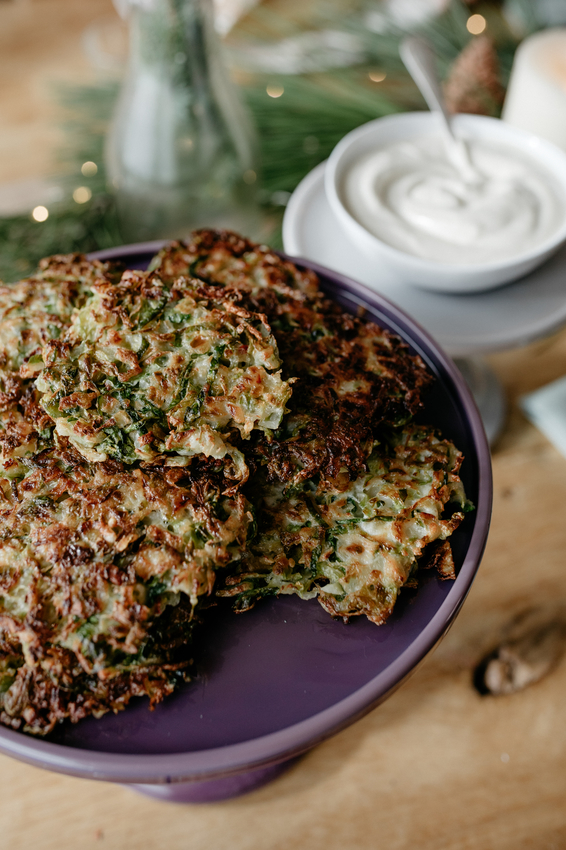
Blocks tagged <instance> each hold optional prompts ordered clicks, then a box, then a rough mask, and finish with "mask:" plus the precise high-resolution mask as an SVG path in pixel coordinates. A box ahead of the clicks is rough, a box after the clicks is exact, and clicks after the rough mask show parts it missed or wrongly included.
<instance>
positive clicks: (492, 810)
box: [0, 0, 566, 850]
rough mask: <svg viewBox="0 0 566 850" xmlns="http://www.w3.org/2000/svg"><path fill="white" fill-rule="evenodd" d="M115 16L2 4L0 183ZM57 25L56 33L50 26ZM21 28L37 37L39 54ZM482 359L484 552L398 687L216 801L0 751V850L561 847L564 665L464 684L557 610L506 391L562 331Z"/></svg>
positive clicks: (554, 505) (543, 475)
mask: <svg viewBox="0 0 566 850" xmlns="http://www.w3.org/2000/svg"><path fill="white" fill-rule="evenodd" d="M32 13H33V14H32ZM110 13H111V5H110V0H89V3H88V4H86V3H77V0H19V2H16V0H0V47H1V48H2V49H1V50H0V80H4V81H6V80H10V79H13V81H14V86H13V87H11V88H10V86H8V88H7V87H6V85H2V86H1V87H0V115H3V116H4V126H3V127H2V131H1V133H2V136H1V138H2V140H1V142H0V150H1V151H2V152H3V153H4V156H3V157H2V158H0V181H1V180H9V179H16V178H20V177H21V178H23V177H32V176H37V175H42V174H46V173H48V172H49V170H50V168H51V167H52V164H51V160H50V148H49V144H48V141H46V140H51V139H52V138H53V136H52V135H51V136H49V132H51V130H49V127H50V126H51V125H50V124H49V121H50V115H49V110H48V109H47V107H45V110H44V113H42V116H41V120H40V119H38V117H37V115H36V114H34V112H33V110H32V109H31V110H27V111H26V108H24V106H25V102H26V101H25V98H26V97H27V98H28V100H29V99H30V98H31V99H32V100H33V98H34V97H39V99H40V100H42V99H43V98H44V97H45V85H46V83H47V82H48V78H49V79H50V78H53V79H56V78H58V77H59V78H65V77H66V78H69V77H70V76H71V77H72V76H73V75H74V74H78V73H81V74H83V73H84V74H87V73H88V69H87V68H86V65H85V61H84V58H83V57H82V54H81V52H80V50H79V49H78V48H77V44H78V43H80V38H79V37H80V32H81V29H82V28H83V27H84V26H86V24H87V23H88V22H89V21H90V20H92V19H93V18H94V17H96V16H98V15H102V14H110ZM57 15H61V20H64V21H65V38H63V36H61V32H60V30H57V29H56V28H53V27H51V29H49V27H50V26H51V25H50V23H49V22H50V21H51V22H52V21H53V17H54V16H57ZM32 23H33V26H32ZM42 27H43V32H44V33H45V32H50V33H51V38H52V41H51V42H49V39H48V40H47V41H48V43H47V44H46V43H45V40H42V39H41V38H40V35H39V33H40V32H41V31H42ZM10 28H11V29H10ZM10 32H11V33H12V38H10V37H9V33H10ZM30 33H32V34H33V33H35V34H36V35H35V37H36V39H39V40H40V41H42V45H41V50H40V51H39V55H37V54H36V52H34V50H33V44H32V34H30ZM57 33H58V35H57ZM55 36H57V37H55ZM18 39H22V42H21V43H22V44H24V43H25V45H27V46H25V55H26V61H25V62H22V61H20V60H21V58H22V57H21V56H20V57H18V56H17V51H14V49H13V46H14V44H17V40H18ZM65 44H67V45H69V49H68V51H67V52H66V53H65V55H64V57H63V58H62V51H63V48H64V46H65ZM49 45H50V46H49ZM22 49H24V48H22ZM57 57H59V59H57ZM10 63H12V64H10ZM10 69H11V70H10ZM46 69H49V74H48V75H47V76H46ZM16 72H17V73H16ZM10 74H12V76H10ZM26 87H27V88H26ZM22 98H23V100H22ZM18 99H19V100H20V101H21V104H20V105H21V108H20V109H19V111H18V108H17V100H18ZM42 102H43V101H42ZM44 106H45V102H44ZM6 116H8V119H7V120H6ZM42 128H43V129H45V133H43V134H42ZM48 131H49V132H48ZM38 133H39V134H40V138H41V140H42V141H41V142H40V140H39V139H38V135H37V134H38ZM18 140H19V141H18ZM22 145H23V146H24V147H25V152H26V153H25V156H24V155H23V154H22V151H21V147H22ZM491 363H492V365H493V367H494V369H495V371H496V372H497V374H498V376H499V378H500V379H501V381H502V382H503V384H504V386H505V388H506V391H507V394H508V398H509V404H510V413H509V417H508V421H507V424H506V427H505V431H504V433H503V435H502V437H501V439H500V441H499V443H498V444H497V445H496V446H495V448H494V452H493V466H494V477H495V500H494V511H493V522H492V529H491V533H490V537H489V541H488V546H487V550H486V554H485V557H484V560H483V563H482V566H481V568H480V571H479V574H478V577H477V579H476V581H475V583H474V585H473V588H472V591H471V593H470V595H469V597H468V600H467V601H466V603H465V605H464V608H463V610H462V612H461V614H460V615H459V617H458V619H457V620H456V622H455V624H454V626H453V628H452V629H451V631H450V632H449V634H448V636H447V637H446V638H445V640H444V641H443V642H442V643H441V645H440V646H439V647H438V648H437V650H436V651H435V652H434V653H433V654H431V655H430V656H429V657H428V658H427V659H426V661H425V663H424V664H423V665H422V666H421V667H420V669H419V670H418V671H417V672H416V673H415V675H414V676H413V677H412V679H411V680H410V681H409V682H408V683H407V684H406V685H404V686H403V687H402V688H401V689H400V690H399V691H398V692H397V693H396V694H395V695H394V696H393V697H391V698H390V699H389V700H388V701H387V702H386V703H384V704H383V705H382V706H381V707H380V708H378V709H376V710H375V711H373V712H372V713H371V714H369V715H368V716H367V717H365V718H364V719H363V720H361V721H360V722H358V723H356V724H355V725H354V726H352V727H350V728H349V729H347V730H346V731H344V732H342V733H340V734H339V735H337V736H336V737H334V738H333V739H331V740H329V741H327V742H326V743H325V744H323V745H321V746H319V747H317V748H316V749H315V750H313V751H312V752H310V753H309V754H307V755H306V756H304V757H303V758H302V759H301V760H300V761H299V762H298V763H297V764H295V765H294V767H293V768H292V769H290V770H289V771H288V772H287V773H286V774H285V775H283V776H282V777H281V778H279V779H278V780H277V781H275V782H273V783H272V784H271V785H268V786H266V787H265V788H263V789H262V790H259V791H256V792H254V793H252V794H250V795H248V796H246V797H242V798H240V799H236V800H232V801H229V802H224V803H216V804H209V805H201V806H175V805H171V804H166V803H159V802H154V801H152V800H149V799H147V798H144V797H141V796H138V795H137V794H136V793H135V792H133V791H131V790H129V789H128V788H125V787H119V786H110V785H107V784H104V783H99V782H89V781H85V780H77V779H71V778H67V777H64V776H60V775H57V774H52V773H47V772H44V771H41V770H38V769H36V768H32V767H29V766H26V765H24V764H20V763H18V762H16V761H14V760H12V759H9V758H7V757H4V756H0V848H10V850H29V848H34V849H35V850H75V848H81V850H95V848H96V850H98V849H99V848H100V850H102V848H106V849H107V850H129V848H140V850H154V848H155V850H163V848H167V850H180V848H190V850H224V848H226V850H228V848H229V849H230V850H288V848H291V847H297V848H301V850H318V849H319V848H324V850H343V848H345V847H352V848H359V850H370V848H371V850H375V848H387V850H409V848H411V850H415V849H416V848H418V850H491V848H494V850H523V848H532V850H551V848H553V850H561V848H566V723H565V710H564V706H565V705H566V660H564V659H563V661H562V663H560V664H559V666H558V668H557V669H555V670H554V672H552V673H551V674H550V675H549V676H547V677H546V678H545V679H544V680H542V681H541V682H539V683H538V684H536V685H534V686H532V687H530V688H528V689H526V690H524V691H522V692H520V693H517V694H514V695H512V696H506V697H497V698H496V697H482V696H480V695H479V694H478V693H477V692H476V691H475V690H474V688H473V686H472V671H473V669H474V666H475V665H476V664H477V662H478V660H479V659H480V658H481V657H482V655H483V654H484V653H485V652H486V651H487V650H489V649H490V648H491V647H492V646H493V645H494V644H496V643H497V641H498V638H499V637H500V635H501V632H502V629H503V628H504V626H505V625H506V624H507V622H508V621H509V620H510V619H511V618H512V617H513V616H514V615H515V614H516V613H518V612H520V611H521V610H523V609H524V608H525V607H530V606H536V607H539V608H540V609H543V610H544V609H548V610H549V611H552V610H554V609H555V608H556V606H557V605H558V604H560V601H561V599H562V598H563V597H564V590H563V588H564V575H565V573H566V563H565V561H566V554H565V553H566V520H565V514H564V504H566V459H565V458H563V457H562V456H560V455H559V454H558V452H557V451H556V450H555V449H554V448H553V447H552V446H551V445H550V444H549V443H548V442H547V441H546V439H545V438H544V437H543V436H542V435H541V434H539V433H538V432H537V431H536V430H535V429H534V428H533V427H532V426H531V425H530V424H529V423H527V422H526V420H525V419H524V418H523V417H522V415H521V413H520V412H519V410H518V408H517V406H516V398H517V396H518V395H519V394H520V393H522V392H526V391H529V390H531V389H534V388H536V387H538V386H541V385H543V384H544V383H546V382H548V381H550V380H552V379H554V378H557V377H559V376H560V375H562V374H564V373H566V331H563V332H561V333H560V334H558V335H556V336H555V337H553V338H551V339H547V340H544V341H542V342H540V343H537V344H535V345H531V346H530V347H528V348H523V349H520V350H516V351H511V352H506V353H504V354H499V355H497V356H494V357H492V358H491Z"/></svg>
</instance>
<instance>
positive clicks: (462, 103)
mask: <svg viewBox="0 0 566 850" xmlns="http://www.w3.org/2000/svg"><path fill="white" fill-rule="evenodd" d="M444 95H445V98H446V103H447V105H448V109H449V110H450V112H469V113H472V114H474V115H498V114H499V109H500V107H501V104H502V103H503V97H504V95H505V91H504V89H503V86H502V85H501V82H500V79H499V62H498V59H497V53H496V51H495V47H494V46H493V42H492V40H491V39H490V38H489V36H487V35H480V36H475V37H474V38H473V39H472V40H471V41H470V42H469V44H468V45H466V47H465V48H464V49H463V50H462V52H461V53H460V54H459V55H458V56H457V57H456V60H455V62H454V64H453V65H452V67H451V69H450V72H449V74H448V77H447V79H446V81H445V83H444Z"/></svg>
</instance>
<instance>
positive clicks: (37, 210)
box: [31, 205, 49, 221]
mask: <svg viewBox="0 0 566 850" xmlns="http://www.w3.org/2000/svg"><path fill="white" fill-rule="evenodd" d="M31 217H32V218H33V219H34V221H47V219H48V218H49V210H48V209H47V207H43V206H41V205H40V206H39V207H34V208H33V210H32V213H31Z"/></svg>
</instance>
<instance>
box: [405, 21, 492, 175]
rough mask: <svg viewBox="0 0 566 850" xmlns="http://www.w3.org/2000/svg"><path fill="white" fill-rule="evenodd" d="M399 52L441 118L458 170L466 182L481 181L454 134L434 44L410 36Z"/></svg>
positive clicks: (461, 142)
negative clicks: (437, 67) (438, 71)
mask: <svg viewBox="0 0 566 850" xmlns="http://www.w3.org/2000/svg"><path fill="white" fill-rule="evenodd" d="M399 53H400V54H401V59H402V60H403V62H404V63H405V66H406V68H407V70H408V72H409V74H410V75H411V77H412V78H413V80H414V81H415V83H416V84H417V86H418V88H419V90H420V92H421V94H422V96H423V97H424V99H425V100H426V102H427V104H428V107H429V109H430V110H431V112H436V113H437V114H438V115H439V116H440V117H441V118H442V122H443V127H444V131H445V136H446V142H447V149H448V155H449V157H450V159H451V160H452V163H453V164H454V166H455V167H456V169H457V171H459V172H460V174H461V175H462V178H463V179H464V181H465V182H466V183H478V182H481V176H480V175H479V174H478V172H477V171H476V169H475V168H474V166H473V165H472V162H471V160H470V153H469V151H468V148H467V146H466V143H465V142H464V141H463V140H462V139H459V138H458V137H457V136H455V135H454V130H453V129H452V122H451V116H450V113H449V112H448V109H447V108H446V103H445V101H444V95H443V93H442V87H441V85H440V80H439V79H438V74H437V73H436V57H435V55H434V52H433V50H432V48H431V46H430V45H429V44H428V42H426V41H424V39H422V38H417V37H416V36H413V35H410V36H407V37H406V38H404V39H403V41H402V42H401V45H400V47H399Z"/></svg>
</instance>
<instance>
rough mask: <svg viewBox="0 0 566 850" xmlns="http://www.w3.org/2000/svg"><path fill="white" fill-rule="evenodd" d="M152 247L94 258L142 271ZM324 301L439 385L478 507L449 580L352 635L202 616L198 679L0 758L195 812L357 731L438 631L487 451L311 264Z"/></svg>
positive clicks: (0, 737) (315, 611)
mask: <svg viewBox="0 0 566 850" xmlns="http://www.w3.org/2000/svg"><path fill="white" fill-rule="evenodd" d="M161 244H162V243H146V244H142V245H133V246H126V247H123V248H117V249H113V250H109V251H100V252H98V253H97V254H93V255H92V256H93V257H98V258H100V259H122V260H123V261H125V262H126V263H127V265H128V266H129V267H130V268H144V267H145V266H146V265H147V263H148V261H149V259H150V257H151V256H152V254H153V253H154V252H155V251H156V250H157V249H158V248H159V247H160V246H161ZM298 262H299V264H301V265H303V266H307V267H309V268H312V269H314V271H316V272H317V273H318V274H319V276H320V280H321V284H322V286H323V288H324V290H325V291H326V292H327V293H328V294H329V295H330V296H331V297H332V298H334V299H335V300H336V301H338V302H339V303H340V304H342V305H343V306H344V307H345V308H346V309H348V310H350V311H351V312H354V313H355V312H358V313H359V311H360V310H365V315H366V316H367V317H368V318H369V319H373V320H375V321H376V322H378V323H379V324H381V325H382V326H385V327H386V328H389V329H391V330H392V331H394V332H395V333H398V334H399V335H400V336H401V337H402V338H403V339H405V340H406V342H407V343H408V344H409V345H410V347H411V348H412V349H413V350H414V351H416V352H418V353H419V354H420V355H421V357H422V358H423V359H424V360H425V361H426V363H427V364H428V366H429V367H430V369H431V371H432V372H433V374H434V375H435V377H436V380H435V381H434V384H433V386H432V389H431V390H430V391H429V393H428V396H427V399H426V415H425V417H424V418H425V419H426V421H428V422H430V423H432V424H434V425H436V426H438V427H439V428H441V429H442V431H443V433H444V434H445V435H446V436H447V437H450V438H451V439H453V440H454V442H455V443H456V445H457V446H458V447H459V448H460V449H461V450H462V451H463V453H464V455H465V461H464V464H463V467H462V478H463V480H464V484H465V487H466V492H467V494H468V496H469V498H471V499H472V501H473V502H474V503H475V505H476V510H475V512H473V513H471V514H468V515H467V517H466V519H465V521H464V522H463V523H462V525H461V526H460V528H459V529H458V530H457V531H456V533H455V534H454V535H453V537H452V538H451V539H452V545H453V551H454V557H455V561H456V567H457V578H456V580H455V581H453V582H452V581H440V580H439V579H438V578H437V576H436V575H434V574H433V572H432V571H427V572H425V573H423V574H422V575H421V577H420V580H419V587H418V590H416V591H410V590H406V591H404V592H403V593H402V594H401V597H400V599H399V601H398V603H397V605H396V608H395V611H394V613H393V615H392V616H391V617H390V619H389V620H388V621H387V623H386V624H385V625H383V626H380V627H377V626H375V625H373V624H372V623H370V622H369V621H368V620H366V619H365V618H357V619H356V620H354V621H352V622H351V623H349V624H348V625H345V624H344V623H343V622H341V621H336V620H333V619H331V617H330V616H329V615H328V614H327V613H326V612H325V611H324V610H323V609H322V608H321V607H320V605H319V604H318V603H317V602H316V601H315V600H312V601H310V602H304V601H301V600H299V599H297V598H293V597H281V598H279V599H271V600H266V601H263V602H261V603H260V604H258V605H257V606H256V607H255V608H254V609H253V610H252V611H250V612H247V613H245V614H241V615H235V614H233V613H232V612H231V611H229V610H228V609H227V608H224V607H222V606H219V607H218V608H217V609H213V610H212V612H210V616H209V618H208V621H207V623H206V624H205V626H204V627H203V630H202V632H201V644H202V645H201V646H200V647H198V646H197V649H196V655H197V658H198V669H199V675H198V676H197V677H196V678H195V680H194V681H193V682H191V683H188V684H186V685H185V686H183V687H182V688H181V689H180V690H179V691H178V692H177V693H176V694H175V695H173V696H172V697H169V698H168V699H167V700H166V701H165V702H164V703H162V704H161V705H160V706H158V707H157V708H156V709H155V711H149V710H148V706H147V700H145V699H140V700H135V701H134V703H133V704H132V705H131V706H130V707H129V708H128V709H127V710H125V711H123V712H121V713H120V714H117V715H107V716H105V717H103V718H101V719H99V720H95V719H91V718H89V719H86V720H83V721H81V722H80V723H78V724H76V725H72V724H63V725H62V726H61V727H60V728H59V729H58V730H57V732H56V733H54V734H52V735H51V736H50V737H49V738H48V739H36V738H33V737H31V736H29V735H25V734H22V733H19V732H14V731H12V730H9V729H6V728H3V727H0V750H1V751H2V752H4V753H6V754H8V755H12V756H15V757H16V758H18V759H21V760H23V761H26V762H28V763H31V764H34V765H37V766H39V767H44V768H47V769H48V770H56V771H60V772H61V773H66V774H70V775H73V776H81V777H86V778H88V779H102V780H107V781H110V782H119V783H127V784H130V785H133V786H135V787H136V788H137V789H138V790H140V791H143V792H145V793H148V794H151V795H153V796H157V797H160V798H163V799H169V800H177V801H193V802H196V801H205V800H213V799H223V798H226V797H230V796H233V795H235V794H239V793H243V792H244V791H247V790H250V789H251V788H253V787H256V786H257V785H259V784H261V783H263V782H265V781H267V779H269V778H272V777H273V776H274V775H276V774H277V773H278V772H280V771H281V770H282V769H283V768H284V766H285V765H286V764H288V763H289V761H290V760H291V759H293V758H294V757H296V756H297V755H299V754H300V753H303V752H305V751H306V750H308V749H310V748H311V747H313V746H314V745H315V744H318V743H319V742H320V741H323V740H324V739H325V738H328V737H329V736H330V735H333V734H334V733H335V732H338V731H339V730H340V729H343V728H344V727H345V726H348V725H349V724H350V723H353V722H354V721H355V720H357V719H358V718H359V717H362V715H364V714H366V713H367V712H368V711H370V710H371V709H372V708H374V707H375V706H377V705H378V704H379V703H380V702H381V701H383V700H384V699H385V698H386V697H387V696H388V695H390V694H391V693H392V692H393V691H394V690H395V689H396V688H397V687H399V685H400V684H401V683H402V682H403V681H404V680H405V679H406V678H407V676H408V675H409V674H410V673H411V672H412V671H413V670H414V669H415V668H416V666H417V665H418V664H419V662H420V661H422V659H423V658H424V657H425V655H426V654H427V653H428V652H429V651H430V650H431V649H432V648H433V647H434V646H435V644H436V643H437V642H438V640H439V639H440V638H441V637H442V635H443V634H444V633H445V632H446V630H447V629H448V627H449V626H450V624H451V623H452V621H453V619H454V617H455V616H456V614H457V613H458V610H459V609H460V606H461V605H462V603H463V601H464V599H465V597H466V594H467V593H468V590H469V589H470V585H471V583H472V580H473V578H474V576H475V573H476V571H477V569H478V566H479V563H480V560H481V557H482V553H483V550H484V547H485V542H486V538H487V533H488V528H489V520H490V514H491V498H492V482H491V465H490V453H489V448H488V444H487V441H486V437H485V434H484V430H483V426H482V423H481V420H480V416H479V414H478V411H477V409H476V406H475V404H474V401H473V399H472V397H471V395H470V392H469V390H468V388H467V386H466V384H465V383H464V381H463V379H462V377H461V375H460V373H459V372H458V370H457V369H456V367H455V366H454V364H453V363H452V361H451V360H450V359H449V358H448V357H447V356H446V355H445V354H444V353H443V352H442V351H441V350H440V349H439V347H438V346H437V344H436V343H435V342H434V341H433V340H432V339H431V338H430V337H429V336H428V334H427V333H426V332H425V331H424V330H423V329H422V328H421V327H419V325H418V324H417V323H416V322H414V321H413V320H412V319H410V318H409V317H408V316H406V315H405V314H404V313H403V312H402V311H401V310H399V309H398V308H397V307H395V306H394V305H393V304H391V303H390V302H388V301H387V300H386V299H385V298H382V297H381V296H380V295H378V294H377V293H375V292H373V291H371V290H369V289H367V288H366V287H365V286H363V285H361V284H359V283H356V282H355V281H352V280H349V279H348V278H345V277H343V276H342V275H339V274H335V273H334V272H330V271H328V270H327V269H324V268H322V267H320V266H318V265H316V264H314V263H310V262H305V261H302V260H300V261H298Z"/></svg>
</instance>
